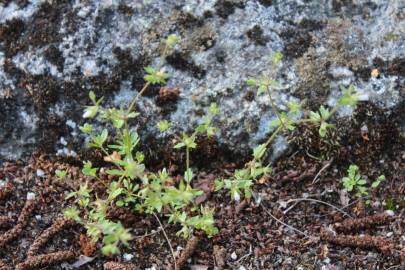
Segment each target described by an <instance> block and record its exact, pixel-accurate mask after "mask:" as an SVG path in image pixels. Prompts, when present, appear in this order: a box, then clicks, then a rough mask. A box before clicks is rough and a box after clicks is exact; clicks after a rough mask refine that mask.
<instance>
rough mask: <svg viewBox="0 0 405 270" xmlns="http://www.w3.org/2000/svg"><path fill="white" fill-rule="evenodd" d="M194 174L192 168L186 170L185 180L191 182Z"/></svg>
mask: <svg viewBox="0 0 405 270" xmlns="http://www.w3.org/2000/svg"><path fill="white" fill-rule="evenodd" d="M193 176H194V175H193V171H192V170H191V169H190V168H189V169H188V170H187V171H185V172H184V180H186V182H187V183H189V184H190V183H191V180H192V179H193Z"/></svg>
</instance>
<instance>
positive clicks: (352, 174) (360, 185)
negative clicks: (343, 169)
mask: <svg viewBox="0 0 405 270" xmlns="http://www.w3.org/2000/svg"><path fill="white" fill-rule="evenodd" d="M347 173H348V175H347V176H345V177H343V178H342V182H343V186H344V188H345V189H346V190H347V191H348V192H352V191H356V196H357V197H361V196H363V195H367V194H368V190H367V187H366V184H367V181H366V180H364V179H362V177H361V175H360V174H359V167H357V166H356V165H350V166H349V168H348V169H347Z"/></svg>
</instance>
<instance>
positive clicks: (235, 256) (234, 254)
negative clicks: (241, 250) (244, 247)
mask: <svg viewBox="0 0 405 270" xmlns="http://www.w3.org/2000/svg"><path fill="white" fill-rule="evenodd" d="M237 258H238V255H236V253H235V251H234V252H232V254H231V259H232V260H236V259H237Z"/></svg>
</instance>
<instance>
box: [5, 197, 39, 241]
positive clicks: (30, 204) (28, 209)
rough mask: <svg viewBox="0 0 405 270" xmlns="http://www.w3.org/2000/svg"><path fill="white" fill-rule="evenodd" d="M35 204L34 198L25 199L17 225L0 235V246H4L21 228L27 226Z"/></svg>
mask: <svg viewBox="0 0 405 270" xmlns="http://www.w3.org/2000/svg"><path fill="white" fill-rule="evenodd" d="M35 206H36V201H35V200H27V201H26V202H25V205H24V208H23V209H22V210H21V213H20V216H19V217H18V221H17V225H16V226H15V227H14V228H12V229H10V230H8V231H6V232H5V233H4V234H2V235H0V247H4V246H5V245H6V244H7V243H8V242H10V241H12V240H14V239H15V238H17V237H18V236H19V235H20V234H21V232H22V231H23V229H24V228H25V227H26V226H27V224H28V221H29V219H30V216H31V213H32V211H33V210H34V208H35Z"/></svg>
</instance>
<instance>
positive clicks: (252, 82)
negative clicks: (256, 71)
mask: <svg viewBox="0 0 405 270" xmlns="http://www.w3.org/2000/svg"><path fill="white" fill-rule="evenodd" d="M246 83H247V85H249V86H256V85H257V82H256V80H255V79H248V80H247V81H246Z"/></svg>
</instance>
